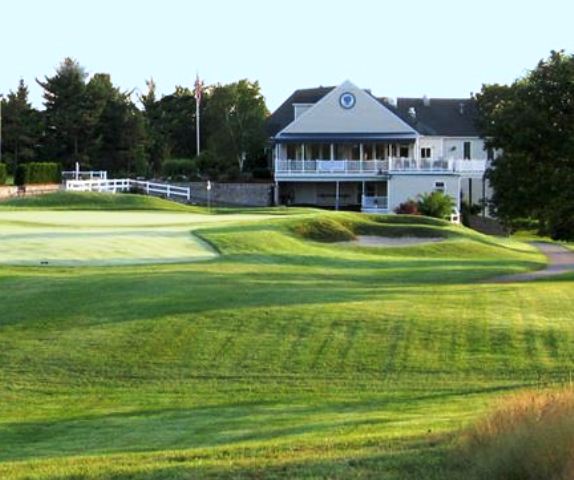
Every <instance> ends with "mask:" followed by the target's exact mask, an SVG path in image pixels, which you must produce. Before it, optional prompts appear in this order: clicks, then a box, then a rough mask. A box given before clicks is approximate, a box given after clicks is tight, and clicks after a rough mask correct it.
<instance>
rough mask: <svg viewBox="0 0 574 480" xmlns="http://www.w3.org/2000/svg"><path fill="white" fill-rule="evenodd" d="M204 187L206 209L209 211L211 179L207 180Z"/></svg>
mask: <svg viewBox="0 0 574 480" xmlns="http://www.w3.org/2000/svg"><path fill="white" fill-rule="evenodd" d="M205 188H206V189H207V210H208V211H210V210H211V180H208V181H207V186H206V187H205Z"/></svg>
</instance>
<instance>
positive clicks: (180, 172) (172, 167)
mask: <svg viewBox="0 0 574 480" xmlns="http://www.w3.org/2000/svg"><path fill="white" fill-rule="evenodd" d="M161 170H162V174H163V175H164V176H165V177H170V178H177V177H185V178H192V177H196V176H197V162H196V161H195V160H193V159H191V158H170V159H169V160H166V161H165V162H163V164H162V166H161Z"/></svg>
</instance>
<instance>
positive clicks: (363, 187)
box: [361, 180, 365, 210]
mask: <svg viewBox="0 0 574 480" xmlns="http://www.w3.org/2000/svg"><path fill="white" fill-rule="evenodd" d="M364 203H365V181H364V180H363V181H362V182H361V210H362V209H363V206H364Z"/></svg>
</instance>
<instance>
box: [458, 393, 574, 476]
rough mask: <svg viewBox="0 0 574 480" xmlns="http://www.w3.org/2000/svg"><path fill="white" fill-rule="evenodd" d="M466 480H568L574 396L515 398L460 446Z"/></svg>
mask: <svg viewBox="0 0 574 480" xmlns="http://www.w3.org/2000/svg"><path fill="white" fill-rule="evenodd" d="M461 453H462V456H461V459H462V461H463V463H464V467H465V468H464V469H465V471H467V472H468V473H470V475H469V476H470V478H485V479H491V480H498V479H500V480H502V479H505V480H513V479H517V480H518V479H521V480H528V479H541V478H544V479H547V480H553V479H555V480H558V479H566V478H572V471H573V470H572V469H573V468H574V392H572V391H570V390H569V391H561V392H537V393H523V394H521V395H516V396H514V397H512V398H510V399H508V400H506V401H505V402H503V403H502V404H501V405H500V406H499V408H497V409H496V410H495V411H494V412H493V413H492V414H491V415H489V416H488V417H487V418H486V419H484V420H482V421H479V422H478V423H477V424H476V425H475V426H474V427H472V428H471V429H470V430H469V431H467V432H466V433H465V435H464V437H463V442H462V452H461Z"/></svg>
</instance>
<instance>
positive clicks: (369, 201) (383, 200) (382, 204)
mask: <svg viewBox="0 0 574 480" xmlns="http://www.w3.org/2000/svg"><path fill="white" fill-rule="evenodd" d="M361 207H362V210H363V211H380V210H388V209H389V197H382V196H367V195H363V196H362V199H361Z"/></svg>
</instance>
